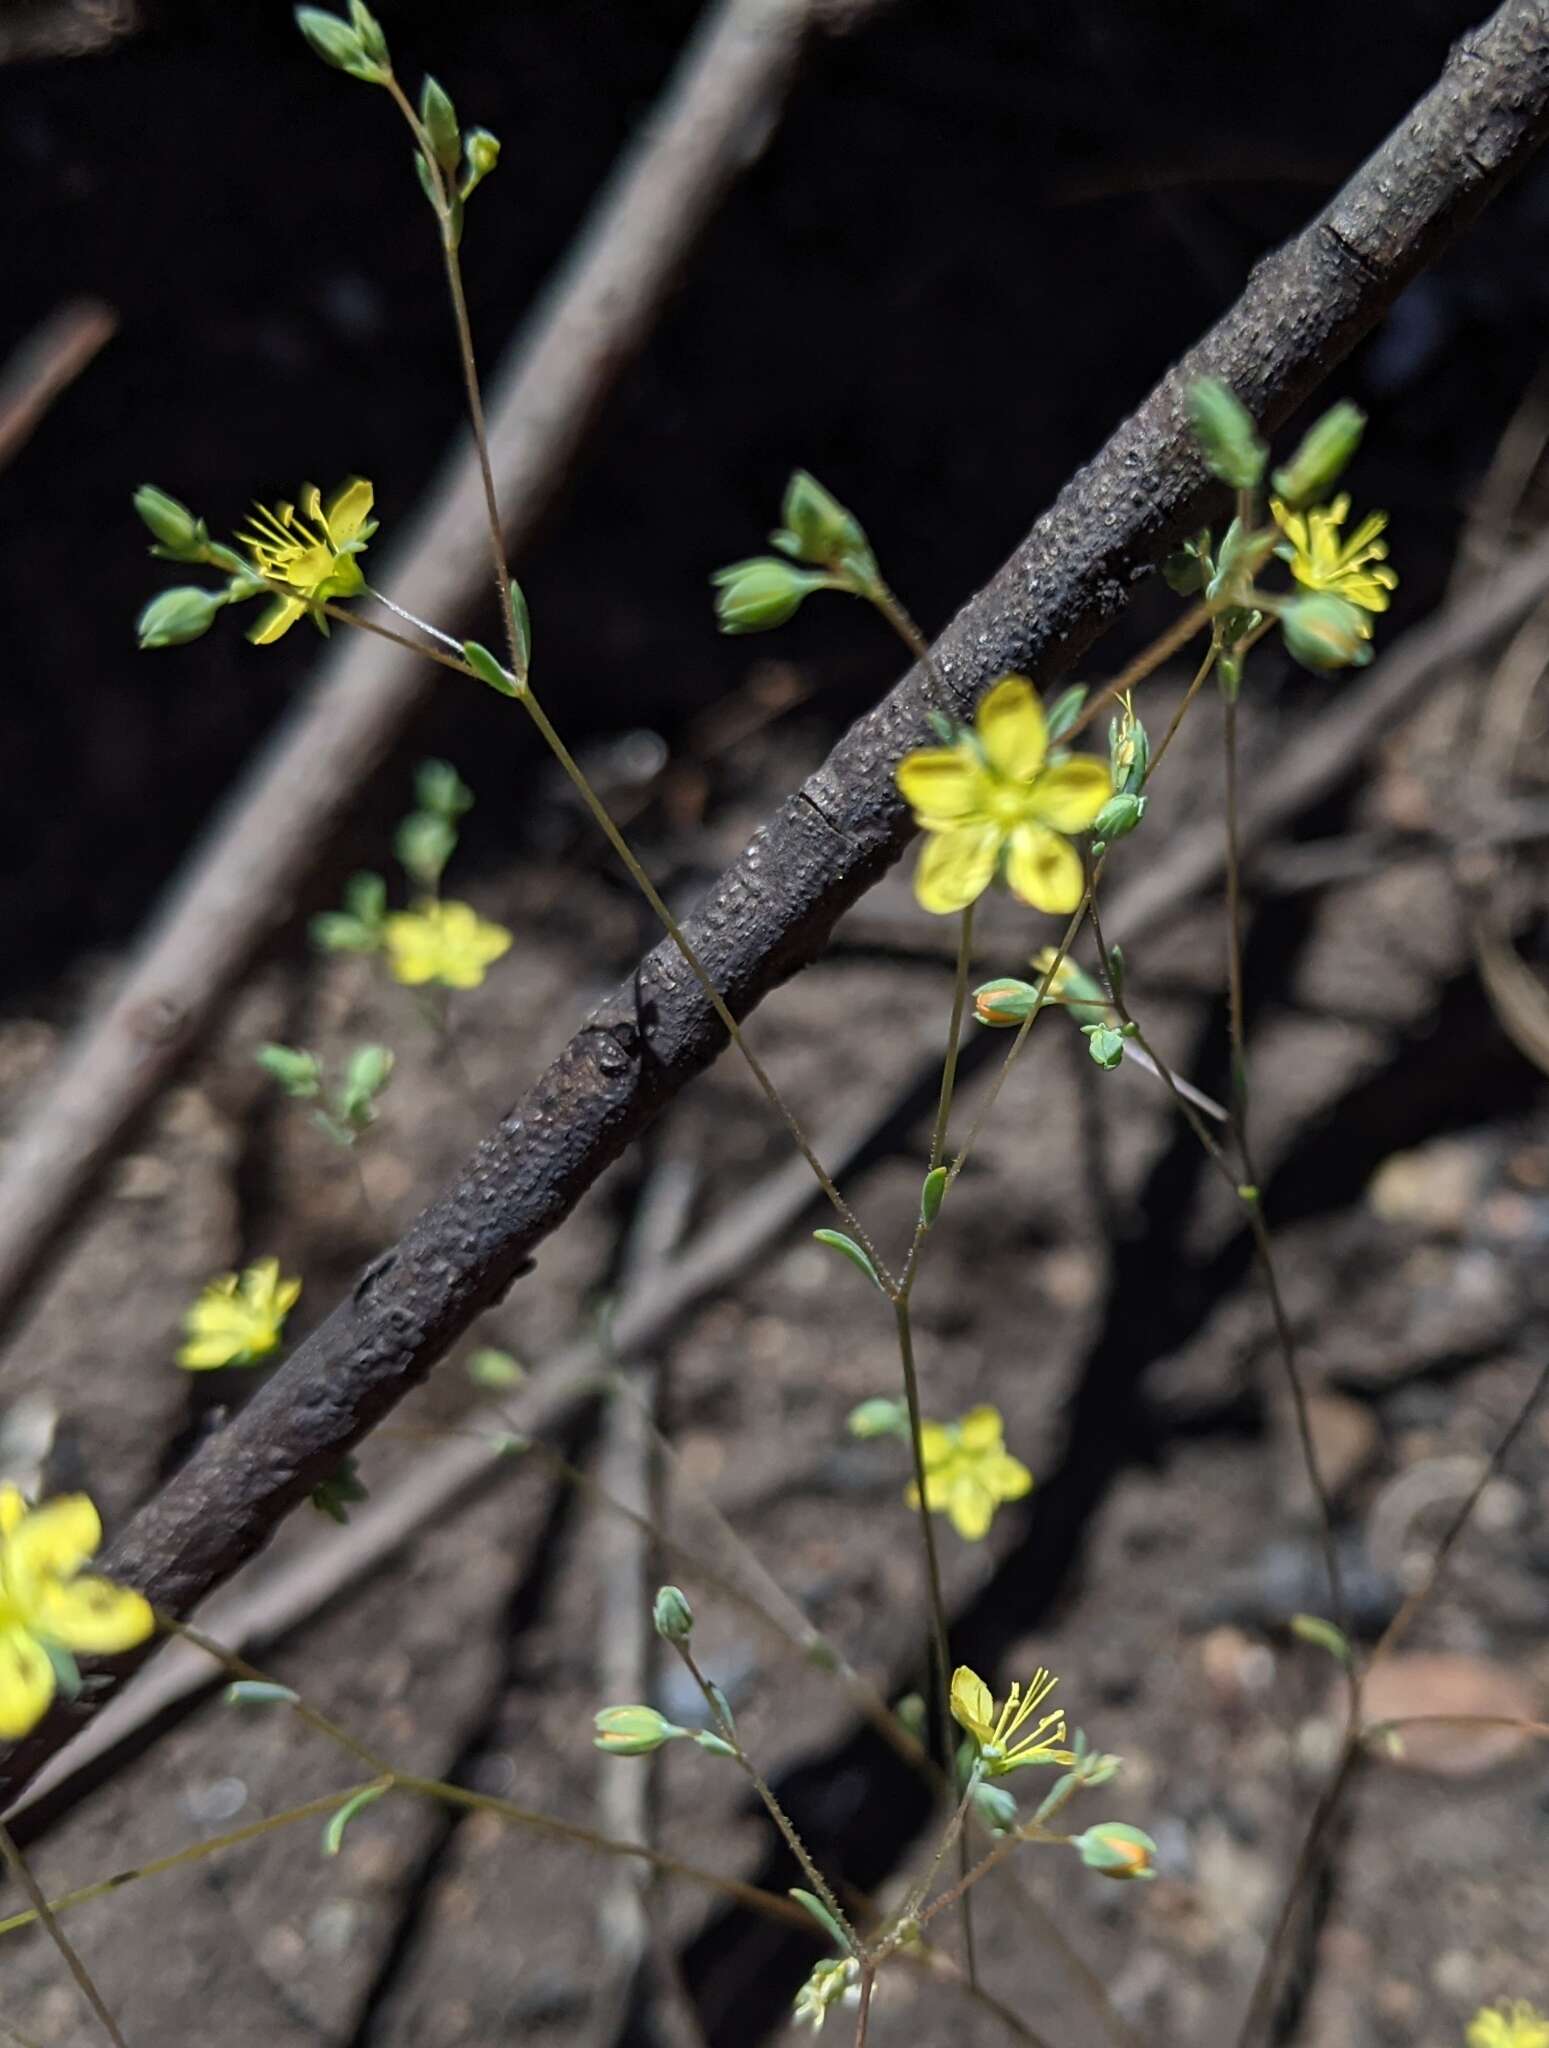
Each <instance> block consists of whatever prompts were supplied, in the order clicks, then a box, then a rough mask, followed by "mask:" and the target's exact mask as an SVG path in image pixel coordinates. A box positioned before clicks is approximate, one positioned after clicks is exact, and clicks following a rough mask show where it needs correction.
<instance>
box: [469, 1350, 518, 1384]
mask: <svg viewBox="0 0 1549 2048" xmlns="http://www.w3.org/2000/svg"><path fill="white" fill-rule="evenodd" d="M468 1377H469V1379H471V1380H472V1381H473V1384H474V1385H475V1386H476V1387H487V1388H488V1389H489V1390H490V1392H491V1393H496V1394H504V1393H509V1392H510V1390H511V1388H512V1387H519V1386H520V1385H521V1384H522V1381H523V1380H524V1379H526V1377H527V1372H526V1368H525V1367H524V1366H523V1365H522V1364H521V1363H520V1361H519V1360H517V1359H515V1358H513V1357H512V1356H511V1354H510V1352H509V1351H497V1350H496V1349H495V1347H494V1346H493V1345H489V1344H486V1345H484V1346H482V1347H481V1348H480V1349H479V1350H478V1351H475V1352H474V1354H473V1356H472V1357H471V1358H470V1359H469V1360H468Z"/></svg>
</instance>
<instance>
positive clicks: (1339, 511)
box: [1269, 491, 1398, 639]
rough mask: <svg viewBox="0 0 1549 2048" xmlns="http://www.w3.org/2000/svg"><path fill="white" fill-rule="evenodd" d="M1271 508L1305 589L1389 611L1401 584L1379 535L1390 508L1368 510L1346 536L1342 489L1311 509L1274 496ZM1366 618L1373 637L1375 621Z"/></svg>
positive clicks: (1373, 609) (1347, 506) (1347, 504)
mask: <svg viewBox="0 0 1549 2048" xmlns="http://www.w3.org/2000/svg"><path fill="white" fill-rule="evenodd" d="M1269 507H1270V510H1271V511H1272V512H1273V513H1274V515H1275V524H1276V525H1277V526H1278V527H1279V529H1280V531H1281V532H1282V533H1283V534H1284V535H1285V537H1286V540H1287V541H1288V542H1289V543H1290V545H1289V546H1287V547H1282V548H1280V549H1279V550H1278V552H1279V553H1280V554H1281V555H1282V556H1283V558H1284V559H1285V560H1286V561H1288V562H1289V563H1290V565H1291V574H1292V575H1293V576H1294V577H1295V578H1296V580H1297V582H1298V583H1300V584H1301V586H1302V587H1303V589H1304V590H1319V591H1325V592H1327V593H1328V594H1329V595H1330V596H1332V597H1342V598H1343V599H1344V600H1345V602H1346V603H1347V604H1353V605H1358V606H1359V607H1360V608H1361V610H1362V611H1365V612H1385V611H1386V610H1387V608H1388V603H1389V593H1390V592H1391V591H1394V590H1396V589H1397V588H1398V572H1397V570H1395V569H1390V568H1389V567H1388V566H1387V553H1388V544H1387V542H1386V541H1385V540H1380V539H1379V538H1378V535H1379V534H1381V532H1382V530H1383V528H1384V527H1385V526H1386V525H1387V523H1388V515H1387V513H1386V512H1369V513H1368V514H1367V515H1366V517H1365V518H1364V519H1363V520H1362V521H1361V523H1360V525H1359V526H1358V527H1357V528H1356V529H1355V531H1354V533H1352V534H1351V536H1350V538H1349V539H1348V540H1342V539H1341V538H1340V534H1339V529H1340V527H1341V526H1343V525H1344V523H1345V521H1346V519H1347V518H1348V517H1349V515H1350V494H1349V492H1348V491H1341V492H1340V494H1339V496H1338V497H1337V498H1336V499H1335V500H1334V502H1333V503H1332V504H1331V505H1314V506H1313V507H1312V509H1311V510H1310V511H1308V512H1293V511H1292V510H1291V508H1290V507H1289V506H1288V505H1286V504H1285V503H1284V502H1283V501H1282V500H1281V499H1279V498H1271V499H1270V501H1269ZM1364 623H1365V633H1366V637H1367V638H1368V639H1370V637H1371V621H1370V620H1369V619H1368V620H1366V621H1365V622H1364Z"/></svg>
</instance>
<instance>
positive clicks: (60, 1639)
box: [33, 1576, 156, 1656]
mask: <svg viewBox="0 0 1549 2048" xmlns="http://www.w3.org/2000/svg"><path fill="white" fill-rule="evenodd" d="M33 1621H34V1625H35V1627H36V1628H37V1629H38V1631H39V1633H40V1634H42V1635H45V1636H47V1637H48V1638H49V1640H50V1641H51V1642H55V1643H62V1644H63V1645H64V1647H65V1648H66V1649H67V1650H79V1651H81V1652H82V1653H83V1654H85V1655H87V1656H111V1655H113V1653H114V1652H115V1651H118V1650H132V1649H133V1648H134V1646H135V1645H136V1643H143V1642H144V1641H145V1640H146V1639H147V1638H148V1637H149V1636H150V1635H152V1634H153V1633H154V1632H155V1628H156V1617H155V1615H154V1614H153V1613H152V1612H151V1608H150V1603H149V1601H147V1600H145V1599H144V1598H143V1597H142V1596H141V1595H140V1594H139V1593H132V1592H130V1591H129V1589H128V1588H127V1587H126V1586H115V1585H114V1584H113V1583H112V1582H111V1581H110V1580H108V1579H98V1578H93V1577H89V1576H88V1577H84V1578H78V1579H71V1580H69V1581H68V1582H67V1583H65V1584H63V1585H61V1584H58V1583H57V1582H51V1583H49V1584H47V1585H45V1586H42V1587H41V1588H40V1589H39V1593H38V1599H37V1604H36V1607H35V1609H34V1614H33Z"/></svg>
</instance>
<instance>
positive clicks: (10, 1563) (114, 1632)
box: [0, 1486, 156, 1742]
mask: <svg viewBox="0 0 1549 2048" xmlns="http://www.w3.org/2000/svg"><path fill="white" fill-rule="evenodd" d="M101 1541H102V1523H101V1522H100V1521H99V1520H98V1517H97V1510H96V1509H95V1508H94V1507H93V1506H92V1504H91V1502H90V1501H89V1500H88V1499H87V1498H86V1496H85V1494H83V1493H73V1494H62V1495H61V1496H60V1497H59V1498H58V1499H57V1500H51V1501H46V1502H45V1503H44V1504H43V1506H42V1507H36V1508H30V1507H28V1505H27V1503H26V1501H25V1500H24V1499H23V1498H22V1496H21V1495H20V1494H19V1493H18V1492H17V1490H16V1488H15V1487H14V1486H0V1742H14V1741H16V1740H17V1738H18V1737H19V1736H22V1735H25V1734H27V1733H28V1731H29V1730H30V1729H33V1728H35V1727H36V1726H37V1724H38V1723H39V1721H41V1720H42V1718H43V1716H44V1714H45V1713H47V1711H48V1707H49V1703H50V1701H51V1700H52V1699H53V1697H54V1691H55V1687H56V1685H57V1683H58V1675H57V1672H56V1670H55V1657H58V1658H59V1659H60V1661H61V1662H63V1663H64V1665H65V1668H66V1670H67V1671H68V1669H69V1659H70V1657H71V1654H72V1653H73V1652H75V1651H80V1652H81V1654H82V1655H84V1656H112V1655H114V1654H115V1653H116V1652H117V1651H119V1650H132V1649H133V1648H134V1646H135V1645H136V1643H143V1642H144V1641H145V1640H146V1638H147V1637H148V1636H149V1635H151V1634H152V1632H153V1631H154V1629H155V1627H156V1617H155V1616H154V1615H153V1614H152V1612H151V1610H150V1606H149V1604H148V1603H147V1602H146V1601H145V1600H143V1599H142V1598H141V1596H140V1595H139V1594H138V1593H131V1592H129V1591H127V1590H126V1589H125V1588H124V1587H122V1586H115V1585H113V1584H112V1583H111V1582H110V1581H109V1580H107V1579H99V1578H94V1577H91V1576H89V1575H87V1576H82V1575H81V1566H82V1565H83V1564H84V1563H85V1562H86V1560H87V1558H89V1557H90V1556H91V1555H92V1553H93V1552H94V1551H95V1550H96V1548H97V1546H98V1545H99V1544H100V1543H101ZM50 1650H53V1651H54V1653H55V1657H51V1656H50V1655H49V1652H50Z"/></svg>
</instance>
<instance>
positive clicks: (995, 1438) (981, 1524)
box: [905, 1408, 1033, 1543]
mask: <svg viewBox="0 0 1549 2048" xmlns="http://www.w3.org/2000/svg"><path fill="white" fill-rule="evenodd" d="M1004 1428H1005V1424H1004V1423H1003V1422H1002V1421H1001V1417H1000V1410H999V1409H998V1408H971V1409H970V1410H969V1411H968V1413H967V1414H966V1415H964V1416H962V1417H960V1419H959V1420H958V1421H956V1422H924V1423H921V1425H920V1449H921V1452H922V1453H923V1455H924V1459H925V1505H926V1506H927V1507H928V1508H929V1509H930V1511H931V1513H932V1514H933V1515H943V1514H944V1515H950V1516H951V1518H952V1526H953V1528H954V1529H955V1530H956V1531H957V1533H958V1535H959V1536H961V1537H962V1539H963V1541H964V1542H965V1543H979V1542H982V1541H983V1539H984V1538H985V1537H986V1536H987V1535H988V1534H989V1528H990V1524H991V1522H992V1521H994V1519H995V1510H996V1508H997V1507H999V1506H1000V1504H1001V1502H1002V1501H1007V1500H1020V1499H1021V1498H1022V1496H1023V1494H1024V1493H1031V1491H1032V1487H1033V1475H1032V1473H1031V1472H1029V1471H1028V1469H1027V1467H1026V1466H1025V1465H1024V1464H1023V1463H1022V1461H1021V1459H1020V1458H1013V1457H1012V1455H1011V1453H1010V1452H1009V1451H1008V1450H1007V1449H1006V1445H1005V1440H1004V1436H1003V1431H1004ZM905 1499H906V1500H907V1501H908V1503H909V1505H910V1507H912V1508H917V1507H918V1506H919V1505H920V1491H919V1488H918V1487H917V1486H913V1485H911V1486H910V1488H909V1491H908V1493H907V1494H906V1495H905Z"/></svg>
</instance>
